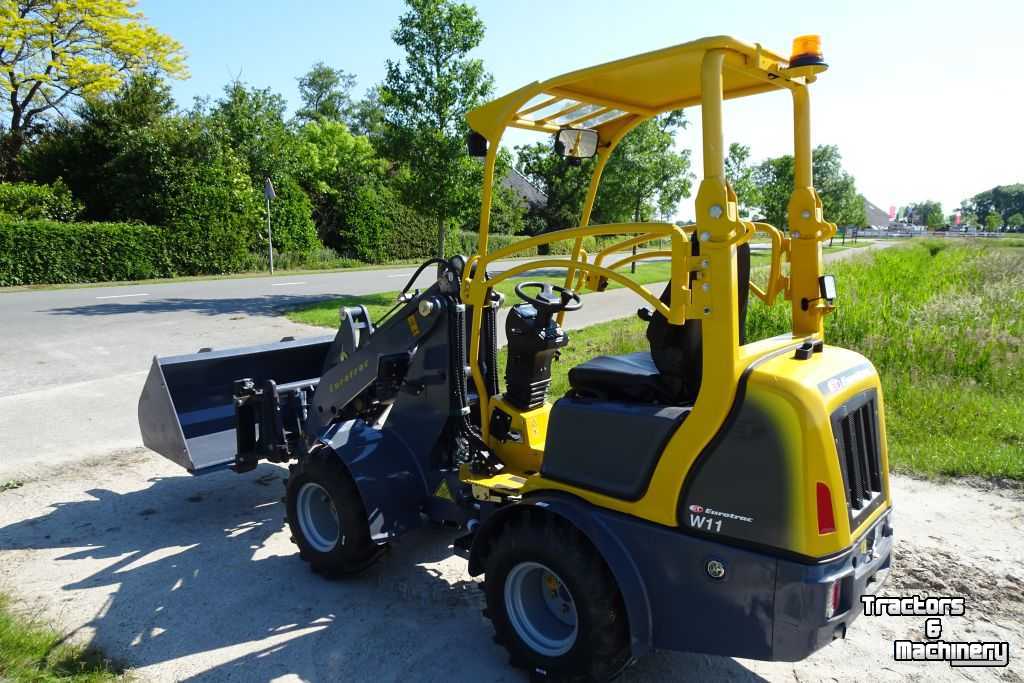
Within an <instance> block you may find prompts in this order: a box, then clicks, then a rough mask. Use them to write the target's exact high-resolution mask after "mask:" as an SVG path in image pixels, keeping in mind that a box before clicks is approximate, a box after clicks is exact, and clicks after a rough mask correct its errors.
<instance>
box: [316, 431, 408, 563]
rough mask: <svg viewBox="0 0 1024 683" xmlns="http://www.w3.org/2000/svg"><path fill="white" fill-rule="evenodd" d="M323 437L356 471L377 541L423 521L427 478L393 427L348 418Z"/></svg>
mask: <svg viewBox="0 0 1024 683" xmlns="http://www.w3.org/2000/svg"><path fill="white" fill-rule="evenodd" d="M318 441H319V443H321V444H322V445H323V446H324V447H326V448H327V449H329V450H330V452H331V453H333V454H334V455H335V456H336V457H337V458H338V459H339V460H341V462H342V463H344V464H345V467H347V468H348V471H349V474H351V475H352V479H353V480H354V481H355V483H356V488H357V489H359V495H360V497H361V498H362V499H363V507H365V508H366V519H367V522H368V523H369V525H370V538H371V539H372V540H373V541H374V542H376V543H384V542H386V541H387V540H389V539H391V538H394V537H395V536H398V535H399V534H401V533H403V532H405V531H408V530H409V529H412V528H414V527H417V526H419V525H420V524H421V522H422V520H421V518H420V514H419V511H420V507H421V506H422V504H423V501H424V499H425V498H426V497H427V495H428V491H427V485H426V481H425V480H424V478H423V474H422V472H421V471H420V469H419V468H418V467H417V466H416V460H415V458H414V456H413V454H412V452H411V451H410V450H409V448H408V446H407V445H406V444H405V443H404V442H403V441H402V440H401V439H399V438H397V437H396V436H395V435H394V434H393V433H392V431H391V430H388V429H385V430H378V429H374V428H373V427H371V426H369V425H367V424H366V423H365V422H363V421H362V420H347V421H345V422H338V423H335V424H332V425H331V426H330V427H328V428H327V430H326V431H325V432H324V434H323V436H321V437H320V438H319V440H318Z"/></svg>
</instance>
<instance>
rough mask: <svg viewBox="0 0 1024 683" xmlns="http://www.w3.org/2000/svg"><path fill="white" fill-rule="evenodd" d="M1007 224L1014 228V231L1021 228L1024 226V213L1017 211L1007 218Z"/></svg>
mask: <svg viewBox="0 0 1024 683" xmlns="http://www.w3.org/2000/svg"><path fill="white" fill-rule="evenodd" d="M1006 225H1008V226H1009V227H1011V228H1013V229H1014V231H1015V232H1016V231H1018V230H1020V228H1022V227H1024V213H1020V212H1017V213H1015V214H1013V215H1012V216H1010V217H1009V218H1007V219H1006Z"/></svg>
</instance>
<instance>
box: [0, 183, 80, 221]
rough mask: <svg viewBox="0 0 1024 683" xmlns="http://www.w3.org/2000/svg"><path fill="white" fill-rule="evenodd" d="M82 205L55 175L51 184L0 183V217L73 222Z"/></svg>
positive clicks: (2, 218) (5, 218) (4, 218)
mask: <svg viewBox="0 0 1024 683" xmlns="http://www.w3.org/2000/svg"><path fill="white" fill-rule="evenodd" d="M80 213H82V205H81V204H79V203H78V202H76V201H75V198H74V197H72V196H71V190H69V189H68V186H67V185H65V184H64V182H63V181H62V180H61V179H60V178H58V179H57V180H56V181H55V182H54V183H53V184H52V185H37V184H35V183H0V220H18V219H20V220H51V221H73V220H75V218H77V217H78V215H79V214H80Z"/></svg>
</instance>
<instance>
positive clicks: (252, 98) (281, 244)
mask: <svg viewBox="0 0 1024 683" xmlns="http://www.w3.org/2000/svg"><path fill="white" fill-rule="evenodd" d="M285 109H286V103H285V101H284V98H283V97H281V96H280V95H278V94H277V93H275V92H273V91H271V90H270V89H258V88H248V87H246V86H245V85H244V84H242V83H240V82H238V81H236V82H234V83H231V84H229V85H228V86H227V87H225V88H224V97H222V98H221V99H220V100H218V101H217V102H216V103H214V106H213V108H212V109H211V110H210V112H209V117H210V119H211V121H212V122H213V124H214V125H215V126H217V127H218V128H219V130H220V131H221V133H222V135H223V136H224V137H225V139H226V141H227V144H228V145H229V146H230V147H231V149H232V150H234V152H235V153H236V154H237V155H238V156H240V157H241V158H242V159H244V160H245V162H246V166H247V168H248V173H249V178H250V183H251V186H252V189H253V192H255V193H256V194H257V195H259V196H262V194H263V184H264V181H265V180H266V178H270V179H271V180H272V181H273V183H274V189H275V190H276V192H277V199H276V200H274V202H273V203H272V204H271V209H272V211H273V214H272V218H273V223H274V229H273V235H274V246H275V247H276V248H277V249H279V250H281V251H284V252H307V251H310V250H311V249H314V248H315V247H316V246H317V244H318V243H317V239H316V229H315V226H314V224H313V218H312V213H313V207H312V205H311V204H310V201H309V198H308V197H307V196H306V194H305V193H304V192H303V191H302V189H301V187H300V186H299V183H298V180H297V174H298V168H299V166H300V164H299V159H300V155H299V144H298V139H297V137H296V136H295V134H294V133H293V131H292V130H291V129H290V128H289V127H288V124H287V123H286V122H285V119H284V113H285ZM195 114H196V115H198V116H202V115H203V114H204V107H202V106H200V107H199V108H198V109H197V111H196V112H195Z"/></svg>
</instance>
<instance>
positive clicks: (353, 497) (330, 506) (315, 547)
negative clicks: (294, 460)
mask: <svg viewBox="0 0 1024 683" xmlns="http://www.w3.org/2000/svg"><path fill="white" fill-rule="evenodd" d="M289 469H290V471H291V476H289V478H288V486H287V494H286V504H287V505H286V507H287V510H288V526H289V528H290V529H291V532H292V539H293V540H294V541H295V544H296V545H297V546H298V547H299V556H300V557H301V558H302V559H303V560H305V561H306V562H309V564H310V566H311V567H312V568H313V570H314V571H316V572H317V573H320V574H323V575H324V576H327V577H329V578H334V577H338V576H344V575H347V574H354V573H356V572H359V571H361V570H363V569H365V568H366V567H368V566H369V565H370V564H372V563H373V562H374V561H375V560H376V559H377V558H378V557H379V556H380V555H381V553H382V550H383V549H382V548H381V547H380V546H377V545H375V544H374V543H373V541H372V540H370V527H369V525H368V524H367V521H366V510H365V508H364V507H363V501H362V498H361V497H360V495H359V490H358V489H357V488H356V485H355V482H354V481H352V477H351V475H349V473H348V469H347V468H346V467H345V466H344V464H342V462H341V461H340V460H338V458H337V457H336V456H334V454H333V453H330V452H325V451H324V450H322V449H321V450H319V451H317V452H314V453H311V454H310V455H309V456H308V457H306V458H304V459H302V460H300V461H299V463H298V464H296V465H292V466H291V467H290V468H289Z"/></svg>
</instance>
